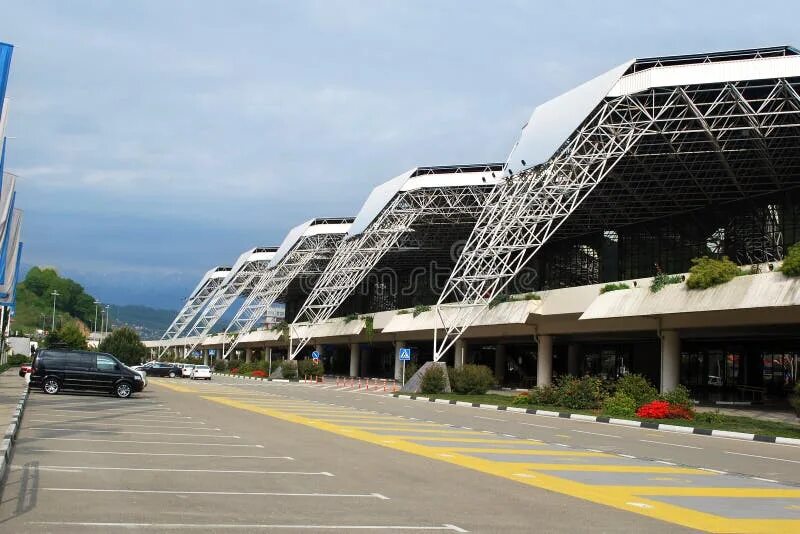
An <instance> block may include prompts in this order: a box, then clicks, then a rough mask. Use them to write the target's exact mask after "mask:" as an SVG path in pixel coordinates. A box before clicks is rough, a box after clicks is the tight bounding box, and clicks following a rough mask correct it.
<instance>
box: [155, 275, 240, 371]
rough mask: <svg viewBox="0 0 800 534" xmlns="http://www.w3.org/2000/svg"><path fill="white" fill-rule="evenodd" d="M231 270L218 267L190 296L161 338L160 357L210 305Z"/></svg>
mask: <svg viewBox="0 0 800 534" xmlns="http://www.w3.org/2000/svg"><path fill="white" fill-rule="evenodd" d="M230 270H231V268H230V267H217V268H216V269H213V270H211V271H209V272H208V273H206V275H205V276H204V279H203V280H201V281H200V284H199V285H198V287H197V288H196V289H195V290H194V292H193V293H192V294H191V295H189V298H188V299H187V301H186V304H184V305H183V308H181V311H179V312H178V315H176V316H175V319H174V320H173V321H172V324H170V325H169V328H167V330H166V332H164V335H163V336H161V341H162V342H163V344H161V345H160V346H161V350H160V351H159V353H158V356H159V357H161V356H163V355H164V353H165V352H167V350H168V349H169V347H170V344H171V343H170V342H172V341H174V340H176V339H177V338H178V337H180V335H181V333H183V331H184V330H185V329H186V327H187V326H189V325H190V324H191V322H192V321H193V320H194V318H195V317H196V316H197V314H198V313H199V312H200V310H202V309H203V308H204V307H205V306H206V304H208V301H209V300H210V299H211V297H213V296H214V294H215V293H216V291H217V289H219V287H220V285H221V284H222V281H223V280H224V279H225V276H224V275H222V273H227V272H228V271H230Z"/></svg>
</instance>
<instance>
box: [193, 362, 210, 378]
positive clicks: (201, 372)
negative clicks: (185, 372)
mask: <svg viewBox="0 0 800 534" xmlns="http://www.w3.org/2000/svg"><path fill="white" fill-rule="evenodd" d="M189 378H191V379H192V380H197V379H200V378H202V379H204V380H211V367H209V366H207V365H195V366H194V367H193V368H192V372H191V373H189Z"/></svg>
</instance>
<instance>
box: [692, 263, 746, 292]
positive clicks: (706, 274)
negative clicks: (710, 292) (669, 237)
mask: <svg viewBox="0 0 800 534" xmlns="http://www.w3.org/2000/svg"><path fill="white" fill-rule="evenodd" d="M692 263H693V264H694V265H692V268H691V269H689V279H688V280H686V285H687V287H689V289H708V288H709V287H713V286H718V285H720V284H724V283H725V282H730V281H731V280H733V279H734V278H736V277H737V276H739V275H740V274H741V273H742V270H741V269H739V267H738V266H737V265H736V264H735V263H733V262H732V261H731V260H729V259H728V257H727V256H723V258H722V259H721V260H717V259H713V258H709V257H708V256H703V257H702V258H694V259H693V260H692Z"/></svg>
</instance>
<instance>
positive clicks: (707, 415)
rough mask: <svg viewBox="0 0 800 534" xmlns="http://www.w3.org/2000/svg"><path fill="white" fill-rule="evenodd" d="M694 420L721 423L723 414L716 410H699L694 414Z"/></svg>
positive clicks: (723, 419)
mask: <svg viewBox="0 0 800 534" xmlns="http://www.w3.org/2000/svg"><path fill="white" fill-rule="evenodd" d="M694 420H695V421H697V422H698V423H707V424H710V425H721V424H722V423H724V422H725V416H724V415H722V414H721V413H719V412H718V411H716V412H699V413H698V414H696V415H695V416H694Z"/></svg>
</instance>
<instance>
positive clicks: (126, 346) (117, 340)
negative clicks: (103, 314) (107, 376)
mask: <svg viewBox="0 0 800 534" xmlns="http://www.w3.org/2000/svg"><path fill="white" fill-rule="evenodd" d="M97 349H98V350H99V351H100V352H108V353H109V354H113V355H114V356H116V357H117V359H118V360H120V361H122V362H123V363H125V364H126V365H137V364H138V363H140V362H142V361H144V360H145V359H146V358H147V347H145V346H144V343H142V341H141V340H140V339H139V334H137V333H136V331H135V330H134V329H133V328H128V327H127V326H125V327H122V328H117V329H116V330H114V331H113V332H111V333H110V334H109V335H108V336H106V337H105V339H103V341H101V342H100V345H99V346H98V347H97Z"/></svg>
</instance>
